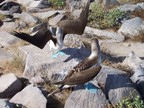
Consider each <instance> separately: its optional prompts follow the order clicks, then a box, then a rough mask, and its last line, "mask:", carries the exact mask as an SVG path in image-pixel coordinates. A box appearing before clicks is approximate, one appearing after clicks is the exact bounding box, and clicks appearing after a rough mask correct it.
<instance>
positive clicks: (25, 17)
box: [20, 12, 39, 25]
mask: <svg viewBox="0 0 144 108" xmlns="http://www.w3.org/2000/svg"><path fill="white" fill-rule="evenodd" d="M20 19H21V20H22V21H23V22H25V23H26V24H28V25H34V24H37V23H38V22H39V19H38V18H36V17H34V16H33V15H31V14H30V13H27V12H23V13H21V15H20Z"/></svg>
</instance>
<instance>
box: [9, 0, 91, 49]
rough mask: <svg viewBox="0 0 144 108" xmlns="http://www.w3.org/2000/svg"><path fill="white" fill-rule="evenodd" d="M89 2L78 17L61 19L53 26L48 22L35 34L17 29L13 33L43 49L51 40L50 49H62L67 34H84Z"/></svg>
mask: <svg viewBox="0 0 144 108" xmlns="http://www.w3.org/2000/svg"><path fill="white" fill-rule="evenodd" d="M89 4H90V0H88V2H87V4H86V6H85V7H84V8H83V10H82V12H81V14H80V17H79V18H78V19H73V20H68V19H66V20H61V21H60V22H58V23H57V25H55V26H51V27H48V26H47V25H48V24H47V23H46V24H44V26H43V27H41V28H40V30H39V31H38V32H37V33H36V34H35V35H33V36H30V35H29V34H26V33H22V32H20V33H18V32H15V31H14V32H11V34H12V35H14V36H16V37H18V38H21V39H23V40H25V41H27V42H29V43H31V44H33V45H35V46H37V47H39V48H41V49H42V48H44V46H45V45H46V43H47V42H48V41H50V49H55V50H60V49H61V48H62V47H63V40H64V38H65V36H66V34H78V35H82V34H83V31H84V29H85V27H86V25H87V17H88V13H89Z"/></svg>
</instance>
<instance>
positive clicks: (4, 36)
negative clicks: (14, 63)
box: [0, 31, 20, 47]
mask: <svg viewBox="0 0 144 108" xmlns="http://www.w3.org/2000/svg"><path fill="white" fill-rule="evenodd" d="M19 40H20V39H18V38H16V37H14V36H12V35H11V34H9V33H8V32H4V31H2V32H0V44H1V45H2V46H3V47H8V46H10V45H12V44H15V43H16V42H18V41H19Z"/></svg>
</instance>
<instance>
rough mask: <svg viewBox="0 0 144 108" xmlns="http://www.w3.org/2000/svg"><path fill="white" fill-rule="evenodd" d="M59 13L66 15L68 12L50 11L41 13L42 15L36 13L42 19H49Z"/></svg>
mask: <svg viewBox="0 0 144 108" xmlns="http://www.w3.org/2000/svg"><path fill="white" fill-rule="evenodd" d="M57 13H60V14H64V13H66V11H63V10H52V11H48V12H40V13H35V16H36V17H38V18H40V19H46V18H49V17H51V16H53V15H55V14H57Z"/></svg>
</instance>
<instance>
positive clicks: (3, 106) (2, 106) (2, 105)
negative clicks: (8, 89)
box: [0, 99, 14, 108]
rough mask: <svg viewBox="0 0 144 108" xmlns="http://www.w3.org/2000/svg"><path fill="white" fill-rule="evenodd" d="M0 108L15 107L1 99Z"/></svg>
mask: <svg viewBox="0 0 144 108" xmlns="http://www.w3.org/2000/svg"><path fill="white" fill-rule="evenodd" d="M0 108H14V107H13V106H12V104H11V103H10V102H9V101H8V100H6V99H0Z"/></svg>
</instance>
